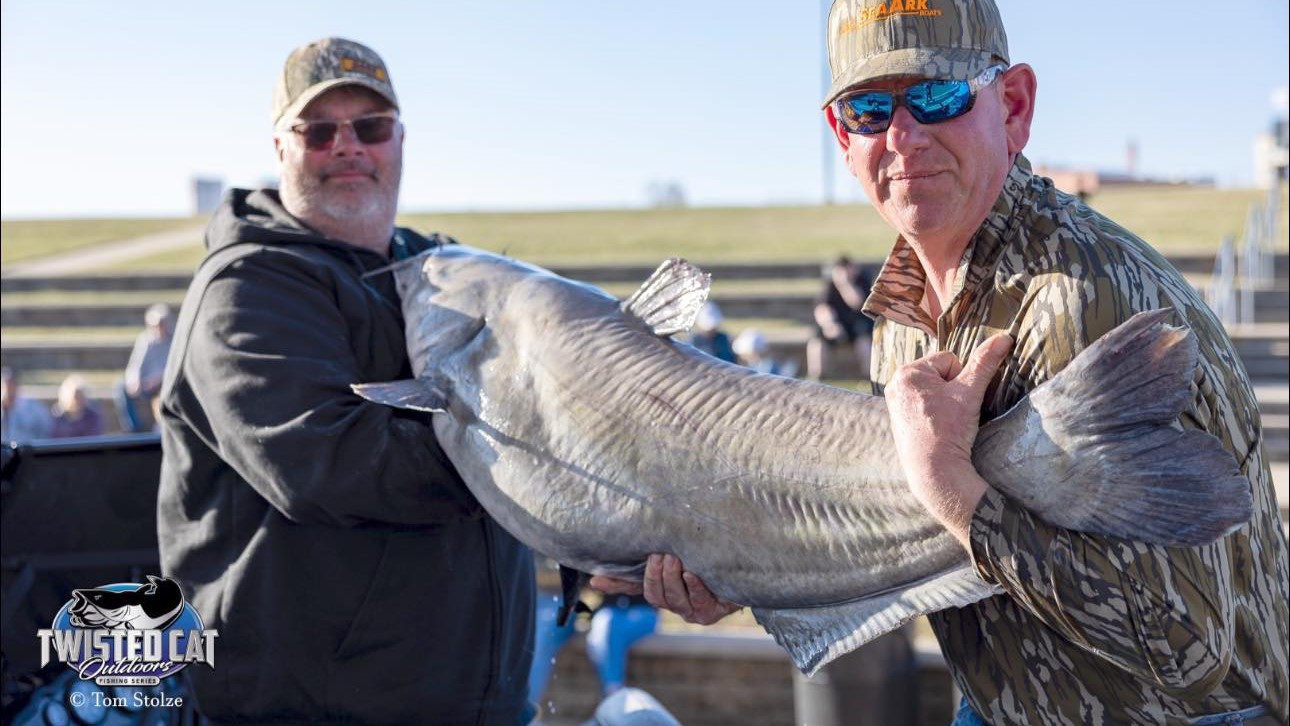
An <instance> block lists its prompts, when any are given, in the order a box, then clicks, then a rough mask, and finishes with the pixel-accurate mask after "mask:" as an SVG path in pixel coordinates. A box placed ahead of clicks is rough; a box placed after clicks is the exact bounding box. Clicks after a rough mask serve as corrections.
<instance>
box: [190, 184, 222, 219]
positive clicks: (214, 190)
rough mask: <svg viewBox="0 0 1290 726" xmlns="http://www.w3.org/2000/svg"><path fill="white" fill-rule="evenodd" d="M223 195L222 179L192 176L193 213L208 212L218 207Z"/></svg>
mask: <svg viewBox="0 0 1290 726" xmlns="http://www.w3.org/2000/svg"><path fill="white" fill-rule="evenodd" d="M223 196H224V180H223V179H215V178H212V177H193V214H210V213H211V212H214V211H215V210H216V209H218V208H219V203H220V199H221V198H222V197H223Z"/></svg>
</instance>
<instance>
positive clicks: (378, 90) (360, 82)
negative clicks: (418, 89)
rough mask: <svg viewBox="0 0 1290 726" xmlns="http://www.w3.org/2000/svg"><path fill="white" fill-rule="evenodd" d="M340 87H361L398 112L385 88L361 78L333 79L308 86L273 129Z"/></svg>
mask: <svg viewBox="0 0 1290 726" xmlns="http://www.w3.org/2000/svg"><path fill="white" fill-rule="evenodd" d="M340 86H362V87H363V88H366V89H368V90H369V91H372V92H373V93H375V94H376V95H378V96H380V97H381V98H384V99H385V100H386V101H389V102H390V105H391V106H393V107H394V110H395V111H397V110H399V102H398V99H396V98H394V97H393V96H391V95H390V91H389V89H388V88H386V87H385V86H382V85H381V84H379V83H377V82H375V81H369V80H367V79H365V78H362V77H353V76H347V77H345V78H333V79H331V80H329V81H323V82H322V83H315V84H314V85H312V86H310V87H309V88H308V89H307V90H306V91H305V92H304V93H302V94H300V95H299V96H298V97H297V98H296V100H295V101H293V102H292V103H291V105H289V106H287V107H286V108H284V109H282V113H281V114H279V115H278V117H277V118H276V119H274V120H273V125H274V127H277V125H278V124H280V123H282V119H284V118H295V117H297V116H299V115H300V113H301V112H302V111H304V110H305V107H306V106H308V105H309V104H311V103H313V101H314V99H315V98H318V97H319V96H321V95H323V94H324V93H326V92H328V91H330V90H331V89H333V88H338V87H340Z"/></svg>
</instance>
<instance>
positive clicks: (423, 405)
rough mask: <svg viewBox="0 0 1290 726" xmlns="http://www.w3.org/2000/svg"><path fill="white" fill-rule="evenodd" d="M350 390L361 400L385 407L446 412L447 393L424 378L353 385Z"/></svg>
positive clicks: (436, 384)
mask: <svg viewBox="0 0 1290 726" xmlns="http://www.w3.org/2000/svg"><path fill="white" fill-rule="evenodd" d="M350 388H352V389H353V390H354V393H357V394H358V395H360V396H362V397H363V398H366V399H367V400H369V401H373V402H375V403H383V404H385V405H386V406H394V407H395V408H410V409H412V410H414V411H427V412H429V413H446V412H447V411H448V392H447V391H446V390H444V387H443V386H442V385H441V384H439V383H436V382H435V381H432V380H429V379H426V378H410V379H408V380H404V381H390V382H389V383H355V384H353V385H351V386H350Z"/></svg>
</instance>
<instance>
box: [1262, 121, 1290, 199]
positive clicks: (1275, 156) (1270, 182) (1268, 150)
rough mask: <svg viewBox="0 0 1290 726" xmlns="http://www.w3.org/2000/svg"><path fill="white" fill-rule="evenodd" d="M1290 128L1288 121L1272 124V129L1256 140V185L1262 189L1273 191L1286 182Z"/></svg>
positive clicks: (1289, 152) (1289, 155)
mask: <svg viewBox="0 0 1290 726" xmlns="http://www.w3.org/2000/svg"><path fill="white" fill-rule="evenodd" d="M1288 132H1290V127H1288V126H1287V124H1286V119H1284V118H1280V119H1277V120H1276V121H1274V122H1273V123H1272V129H1271V130H1269V131H1268V132H1266V133H1262V134H1259V135H1258V136H1256V137H1255V138H1254V183H1255V185H1256V186H1258V187H1259V188H1260V189H1271V188H1273V187H1275V186H1276V185H1277V184H1279V183H1280V182H1283V181H1285V180H1286V167H1287V160H1288V157H1290V134H1288Z"/></svg>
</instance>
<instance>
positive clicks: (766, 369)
mask: <svg viewBox="0 0 1290 726" xmlns="http://www.w3.org/2000/svg"><path fill="white" fill-rule="evenodd" d="M730 347H731V349H733V350H734V352H735V362H737V363H738V364H739V365H741V366H747V367H748V368H751V369H753V370H755V371H757V372H758V373H769V374H771V375H788V374H786V373H784V372H783V368H782V366H780V364H779V363H778V362H777V361H775V360H774V359H773V358H770V357H769V356H768V353H769V350H770V345H769V344H768V343H767V342H766V334H765V333H763V332H761V331H760V330H757V329H756V328H748V329H747V330H745V331H743V332H742V333H740V334H739V335H737V336H735V342H734V343H732V344H731V346H730Z"/></svg>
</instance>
